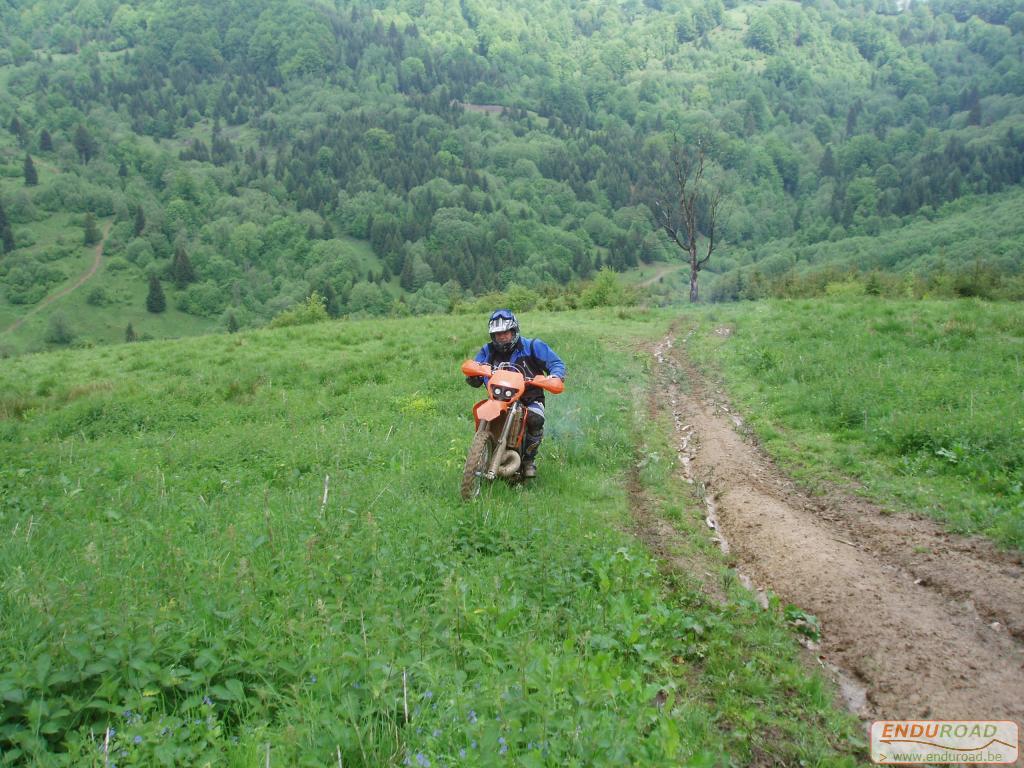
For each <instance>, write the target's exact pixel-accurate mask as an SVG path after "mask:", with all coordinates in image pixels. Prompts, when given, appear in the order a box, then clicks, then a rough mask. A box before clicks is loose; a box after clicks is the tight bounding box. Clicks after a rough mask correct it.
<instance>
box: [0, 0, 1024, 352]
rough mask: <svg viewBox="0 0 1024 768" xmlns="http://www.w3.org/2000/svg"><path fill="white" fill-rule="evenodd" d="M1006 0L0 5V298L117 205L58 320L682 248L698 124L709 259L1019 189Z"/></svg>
mask: <svg viewBox="0 0 1024 768" xmlns="http://www.w3.org/2000/svg"><path fill="white" fill-rule="evenodd" d="M541 19H542V20H543V22H542V23H538V20H541ZM1022 19H1024V17H1022V16H1021V15H1020V14H1019V13H1014V12H1013V9H1012V6H1011V5H1010V4H1007V3H999V2H989V0H969V1H968V2H960V1H959V0H957V1H956V2H953V0H941V1H940V2H929V3H920V4H915V5H914V6H913V7H909V8H903V7H902V6H900V5H899V4H895V5H894V4H892V3H887V2H874V0H870V1H869V0H865V1H864V2H847V1H846V0H844V1H843V2H840V3H833V2H809V3H802V4H797V3H791V2H770V3H760V2H758V3H746V2H734V0H730V2H728V3H722V2H720V1H719V0H706V1H704V2H690V1H689V0H649V2H645V3H640V2H626V3H610V2H597V3H586V4H577V5H565V4H562V3H551V2H547V1H546V0H524V1H523V2H517V3H506V2H502V3H493V2H492V3H480V2H473V1H472V0H465V1H464V2H460V3H458V4H455V3H417V2H405V1H404V0H403V1H402V2H385V3H374V4H368V3H363V2H346V3H343V4H340V5H335V6H333V7H327V6H323V5H319V4H312V5H311V4H308V3H305V2H301V1H299V0H292V1H290V2H286V3H280V2H275V3H269V2H266V0H260V2H251V3H244V4H242V3H222V4H219V5H217V6H215V7H212V6H209V4H205V3H198V2H196V3H185V4H181V3H167V2H163V1H162V0H133V1H132V2H126V3H122V4H112V3H106V4H103V3H91V2H90V3H87V4H86V6H81V4H80V3H75V4H72V3H68V2H63V0H31V1H30V2H24V3H19V4H18V6H17V8H15V7H14V6H4V7H2V8H0V20H2V24H0V82H2V83H3V85H4V88H3V89H2V90H0V127H3V128H5V129H6V130H4V131H0V177H2V178H0V204H2V206H3V209H4V211H5V216H6V218H7V220H8V221H9V224H10V228H9V232H8V229H7V228H5V227H4V226H3V225H2V222H0V230H3V232H4V244H3V250H4V251H5V253H4V254H3V255H2V258H0V294H2V296H0V315H6V316H10V317H11V318H12V320H13V319H14V318H16V317H18V316H21V314H22V313H23V312H24V311H25V310H26V309H27V308H28V307H30V306H31V305H32V304H33V303H34V302H35V301H38V300H39V298H41V296H42V295H45V293H46V291H47V290H50V289H51V288H53V287H55V286H57V285H59V284H60V283H61V282H62V281H63V280H67V279H71V278H72V276H73V275H74V274H77V271H76V269H75V267H74V266H73V264H72V263H71V262H73V261H74V260H75V259H78V258H79V257H80V256H81V254H80V253H77V250H76V249H77V243H76V241H77V240H79V239H80V238H79V235H80V231H79V227H81V226H82V225H83V224H84V217H85V216H86V215H87V214H90V213H91V214H93V215H94V216H95V217H96V218H97V219H100V220H104V221H106V220H109V219H110V218H111V217H113V219H114V221H115V223H114V226H113V228H112V234H111V237H110V239H109V242H108V244H107V251H108V254H109V255H110V257H111V259H110V262H109V264H108V269H107V270H105V271H104V272H102V273H101V274H100V275H99V276H98V278H97V286H96V287H98V288H101V289H104V290H105V292H106V296H104V295H103V293H102V292H101V293H99V294H97V295H96V296H95V297H94V302H95V303H94V304H92V305H90V306H92V307H99V308H102V311H100V310H99V309H97V310H96V311H92V310H90V312H89V314H88V316H87V317H85V318H84V319H83V320H82V321H80V328H79V329H78V330H79V331H80V338H81V339H83V340H89V339H103V340H109V339H110V337H111V336H112V335H114V329H122V330H123V329H124V328H125V326H126V325H127V322H128V321H133V322H134V321H137V320H139V319H140V317H144V316H141V315H139V314H138V313H141V312H142V309H141V307H142V302H143V300H144V296H145V291H146V286H147V283H148V281H149V280H150V279H151V278H153V277H156V278H159V279H160V280H162V281H164V283H165V287H166V289H167V290H168V293H169V295H170V305H171V315H169V316H168V317H169V319H159V320H153V319H152V318H147V319H150V320H152V322H151V323H149V325H150V326H151V331H150V332H151V333H152V334H153V335H167V334H174V333H176V332H180V333H190V332H194V331H195V330H198V329H210V328H214V327H221V328H223V327H225V326H226V325H227V324H228V323H229V322H230V318H232V317H233V318H234V321H235V323H240V324H241V325H242V326H243V327H245V326H249V325H260V324H263V323H264V322H266V321H267V320H268V319H269V318H271V317H272V316H274V315H275V314H277V313H278V312H280V311H281V310H283V309H285V308H287V307H289V306H291V305H293V304H295V303H296V302H299V301H302V300H304V299H305V297H306V296H307V295H308V294H309V293H310V292H311V291H313V290H316V291H319V292H320V293H321V295H324V296H325V297H327V298H328V301H329V308H330V310H331V312H332V314H335V315H340V314H369V315H382V314H388V313H392V312H394V313H402V312H405V311H409V312H413V313H429V312H437V311H444V310H445V309H447V308H448V306H450V305H451V303H452V302H453V301H456V300H458V299H459V298H461V297H463V296H464V295H465V293H466V292H467V291H468V292H471V293H474V294H479V293H480V292H482V291H487V290H493V289H497V288H507V287H508V286H509V285H510V284H512V283H520V284H525V285H527V286H529V287H538V286H540V285H544V284H559V285H566V284H569V283H572V282H573V281H574V280H579V279H583V278H586V277H587V276H588V275H590V274H591V273H592V271H593V270H594V269H595V268H596V267H598V266H601V265H609V266H611V267H612V268H614V269H616V270H623V269H629V268H631V267H633V266H635V265H636V264H637V263H638V262H640V261H648V260H656V259H664V258H669V257H673V256H675V255H676V254H675V250H676V249H675V247H674V246H672V245H671V244H670V243H669V242H668V241H667V239H666V238H665V237H664V236H663V235H661V234H658V232H657V230H656V229H655V227H654V225H653V216H652V214H651V210H652V205H653V201H654V200H655V199H657V198H659V197H664V196H666V195H669V196H670V192H666V189H668V190H671V183H670V181H669V180H668V179H667V178H666V175H665V170H666V169H667V168H671V167H672V163H671V162H670V161H669V157H668V155H669V151H670V148H671V146H672V140H673V137H678V138H679V141H680V143H681V144H682V145H683V146H684V147H690V148H692V147H693V146H694V145H695V143H696V141H697V139H698V138H701V139H702V140H703V141H704V146H706V147H707V149H708V153H709V160H710V161H711V165H710V167H709V172H708V174H707V180H708V181H709V182H710V183H711V184H713V185H714V186H716V187H719V188H721V189H722V190H724V192H725V193H726V195H727V197H728V200H729V209H730V211H731V213H730V215H729V216H728V217H727V219H726V220H723V222H722V228H721V231H720V233H719V234H720V235H721V238H720V242H721V243H722V247H721V248H720V250H719V252H718V254H717V255H716V257H715V259H713V261H712V264H711V268H712V269H714V270H719V271H727V270H731V269H734V268H737V267H742V266H743V265H746V264H748V263H752V262H754V261H760V260H761V259H763V258H764V257H765V256H766V255H768V256H774V255H776V253H777V252H778V251H779V250H783V251H785V253H783V254H781V256H782V257H783V258H790V251H791V250H793V249H797V248H800V247H802V246H810V247H812V248H817V246H818V245H819V244H823V243H830V242H831V241H839V242H841V241H843V240H844V239H845V238H847V237H850V236H857V237H865V236H866V237H874V236H877V235H881V234H886V233H889V234H890V235H891V236H894V237H897V238H898V237H899V235H898V234H893V233H899V232H901V231H902V230H901V227H903V226H904V225H906V224H907V223H908V222H910V221H913V220H914V219H915V218H916V217H918V216H921V217H923V218H925V219H929V218H931V217H932V216H933V215H934V214H935V211H936V210H938V209H939V208H940V207H941V206H943V205H944V204H946V203H948V202H951V201H958V200H961V199H963V198H965V197H970V196H982V197H983V196H985V195H989V194H992V193H998V192H1001V191H1005V190H1015V189H1019V186H1020V181H1021V179H1022V177H1024V122H1022V118H1021V114H1022V112H1024V110H1022V98H1024V92H1022V88H1021V85H1020V84H1021V83H1022V82H1024V76H1022V67H1024V65H1022V63H1021V62H1022V57H1021V46H1022V42H1024V34H1022V29H1021V27H1022V25H1024V21H1022ZM498 105H500V106H501V108H499V107H498ZM32 158H34V162H35V166H34V168H35V171H36V175H37V176H38V184H37V185H35V186H26V181H27V179H25V178H23V177H24V176H25V175H26V173H27V172H26V171H25V170H24V169H25V167H26V165H27V164H28V163H29V162H30V161H32ZM700 226H702V227H704V228H705V229H706V228H707V222H705V221H702V222H700ZM912 235H913V233H909V236H912ZM62 239H63V242H61V240H62ZM353 239H354V240H353ZM773 242H774V243H777V246H773V247H769V248H768V249H767V250H768V253H765V250H766V247H765V246H766V244H768V243H773ZM1011 245H1012V246H1013V248H1014V249H1015V250H1014V254H1019V251H1020V249H1019V247H1018V246H1019V243H1017V242H1016V239H1011ZM179 252H180V253H182V254H184V258H185V259H187V260H188V267H187V268H186V267H185V266H183V263H182V257H181V256H179ZM982 258H983V259H987V258H988V254H982ZM849 261H850V260H849V259H848V260H847V263H849ZM854 266H856V265H854ZM993 267H994V268H997V272H998V274H999V275H1003V274H1009V275H1015V274H1019V272H1020V259H1019V257H1018V256H1017V255H1014V257H1013V258H1009V259H1006V258H999V259H996V260H995V261H994V264H993ZM922 268H927V265H926V264H924V263H922ZM172 286H173V288H172ZM40 291H42V293H40ZM399 295H404V296H406V297H407V299H408V300H407V302H406V303H404V304H403V303H402V302H401V301H399V302H398V303H396V298H397V297H399ZM75 309H76V308H75V307H70V308H69V311H70V314H71V315H72V317H70V318H68V320H69V322H70V324H71V325H72V326H73V325H74V323H73V321H74V320H76V319H77V317H76V316H74V311H73V310H75ZM179 310H180V312H182V313H187V314H188V315H190V316H191V318H192V319H189V318H184V317H182V316H181V315H180V314H174V312H176V311H179ZM96 315H100V317H96ZM179 328H180V330H179ZM44 330H45V329H42V328H39V327H26V328H25V330H24V332H23V333H21V335H20V336H19V337H18V338H17V339H15V340H14V342H13V346H14V348H16V349H17V350H21V349H25V348H39V347H40V346H42V345H43V344H44V340H43V339H42V338H41V337H42V336H43V331H44Z"/></svg>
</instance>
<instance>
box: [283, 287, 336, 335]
mask: <svg viewBox="0 0 1024 768" xmlns="http://www.w3.org/2000/svg"><path fill="white" fill-rule="evenodd" d="M327 319H329V315H328V314H327V302H326V301H325V300H324V297H323V296H321V295H320V294H319V293H317V292H316V291H313V293H312V294H310V297H309V298H308V299H306V302H305V303H304V304H299V305H298V306H295V307H292V308H291V309H288V310H285V311H284V312H282V313H281V314H279V315H277V317H275V318H274V319H273V320H271V321H270V327H271V328H286V327H288V326H292V325H309V324H311V323H320V322H323V321H324V320H327Z"/></svg>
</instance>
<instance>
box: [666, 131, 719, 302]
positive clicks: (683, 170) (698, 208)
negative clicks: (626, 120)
mask: <svg viewBox="0 0 1024 768" xmlns="http://www.w3.org/2000/svg"><path fill="white" fill-rule="evenodd" d="M705 150H706V147H705V143H704V141H703V140H701V139H698V140H697V142H696V145H695V146H694V147H693V149H691V150H689V151H686V150H684V149H683V148H682V147H680V145H679V140H678V137H677V138H675V139H674V140H673V142H672V152H671V157H670V160H669V166H670V167H669V168H667V169H666V170H667V171H668V174H669V177H668V180H667V181H666V183H665V186H666V187H667V189H665V191H664V193H663V195H661V196H656V197H655V199H654V218H655V221H656V223H657V225H658V228H659V229H663V230H664V231H665V233H666V234H667V235H668V236H669V237H670V238H672V242H674V243H675V244H676V245H678V246H679V247H680V248H682V249H683V251H684V252H685V253H686V254H687V257H688V258H689V261H690V301H691V302H695V301H697V276H698V274H699V273H700V271H701V270H702V269H703V268H704V267H705V265H706V264H707V263H708V261H710V260H711V254H712V253H713V252H714V250H715V246H716V245H717V244H718V241H717V240H716V235H717V234H718V225H719V218H720V216H721V213H722V202H723V194H722V190H721V189H720V188H718V187H715V186H712V185H711V184H710V183H709V182H708V181H706V180H705V178H704V167H705V162H706V159H707V153H706V151H705ZM702 229H703V232H702V231H701V230H702ZM702 239H703V240H704V243H705V246H706V247H705V248H703V249H702V248H701V244H700V241H701V240H702ZM702 252H703V255H701V253H702Z"/></svg>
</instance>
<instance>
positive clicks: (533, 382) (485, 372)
mask: <svg viewBox="0 0 1024 768" xmlns="http://www.w3.org/2000/svg"><path fill="white" fill-rule="evenodd" d="M462 373H463V374H464V375H466V376H483V377H485V378H489V377H490V376H491V375H492V374H493V373H494V369H492V368H491V366H489V365H487V364H486V363H478V362H477V361H476V360H467V361H466V362H464V363H463V364H462ZM524 378H525V377H524ZM526 384H527V386H531V387H538V388H540V389H543V390H546V391H548V392H550V393H551V394H553V395H560V394H561V393H562V392H563V390H564V389H565V382H563V381H562V380H561V379H560V378H558V377H557V376H534V377H533V378H532V379H529V378H527V379H526Z"/></svg>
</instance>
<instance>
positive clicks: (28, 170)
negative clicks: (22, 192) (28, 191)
mask: <svg viewBox="0 0 1024 768" xmlns="http://www.w3.org/2000/svg"><path fill="white" fill-rule="evenodd" d="M24 176H25V186H26V187H34V186H36V185H37V184H38V183H39V173H38V172H37V171H36V166H35V163H33V162H32V155H25V165H24Z"/></svg>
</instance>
